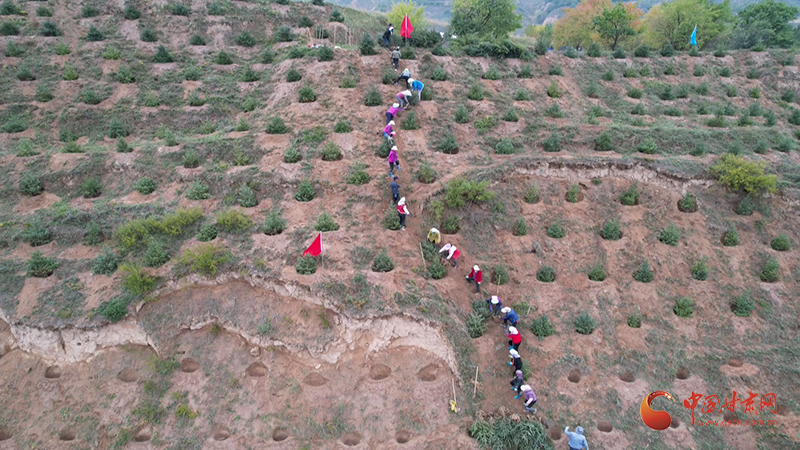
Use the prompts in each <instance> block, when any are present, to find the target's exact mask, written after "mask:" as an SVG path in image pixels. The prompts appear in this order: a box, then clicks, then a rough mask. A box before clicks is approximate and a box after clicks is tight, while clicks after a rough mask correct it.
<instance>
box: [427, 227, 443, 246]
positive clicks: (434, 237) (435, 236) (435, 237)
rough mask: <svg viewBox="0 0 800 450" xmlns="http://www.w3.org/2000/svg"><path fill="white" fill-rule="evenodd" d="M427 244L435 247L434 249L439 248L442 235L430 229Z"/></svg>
mask: <svg viewBox="0 0 800 450" xmlns="http://www.w3.org/2000/svg"><path fill="white" fill-rule="evenodd" d="M428 242H430V243H431V244H433V245H435V246H436V248H439V244H440V243H441V242H442V234H441V233H439V230H437V229H436V228H431V230H430V231H428Z"/></svg>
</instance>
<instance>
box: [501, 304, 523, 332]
mask: <svg viewBox="0 0 800 450" xmlns="http://www.w3.org/2000/svg"><path fill="white" fill-rule="evenodd" d="M500 312H501V313H503V314H505V316H503V325H507V324H509V323H510V324H511V326H512V327H516V326H517V322H519V316H518V315H517V313H516V312H514V310H513V309H511V308H509V307H508V306H506V307H505V308H503V309H501V310H500Z"/></svg>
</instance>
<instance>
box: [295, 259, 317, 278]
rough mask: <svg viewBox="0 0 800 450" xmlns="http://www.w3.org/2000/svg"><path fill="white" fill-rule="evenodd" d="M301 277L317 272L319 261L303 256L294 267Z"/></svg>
mask: <svg viewBox="0 0 800 450" xmlns="http://www.w3.org/2000/svg"><path fill="white" fill-rule="evenodd" d="M294 270H296V271H297V273H298V274H300V275H312V274H314V273H315V272H316V271H317V260H316V259H314V257H313V256H311V255H306V256H301V257H300V258H298V260H297V263H296V264H295V265H294Z"/></svg>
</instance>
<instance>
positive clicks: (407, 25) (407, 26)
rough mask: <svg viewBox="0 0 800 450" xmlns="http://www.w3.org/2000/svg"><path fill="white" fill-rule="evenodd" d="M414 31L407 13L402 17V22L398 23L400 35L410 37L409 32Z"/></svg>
mask: <svg viewBox="0 0 800 450" xmlns="http://www.w3.org/2000/svg"><path fill="white" fill-rule="evenodd" d="M413 31H414V27H413V26H412V25H411V21H410V20H408V14H406V16H405V17H404V18H403V24H402V25H400V36H402V37H404V38H406V39H411V33H412V32H413Z"/></svg>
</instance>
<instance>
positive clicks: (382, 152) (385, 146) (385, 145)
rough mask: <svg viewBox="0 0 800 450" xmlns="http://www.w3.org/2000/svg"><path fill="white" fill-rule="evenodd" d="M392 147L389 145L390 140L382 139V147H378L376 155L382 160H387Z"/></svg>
mask: <svg viewBox="0 0 800 450" xmlns="http://www.w3.org/2000/svg"><path fill="white" fill-rule="evenodd" d="M391 149H392V145H391V144H390V143H389V140H387V139H382V140H381V145H379V146H378V149H377V150H375V155H377V156H378V157H380V158H386V157H388V156H389V151H391Z"/></svg>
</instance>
